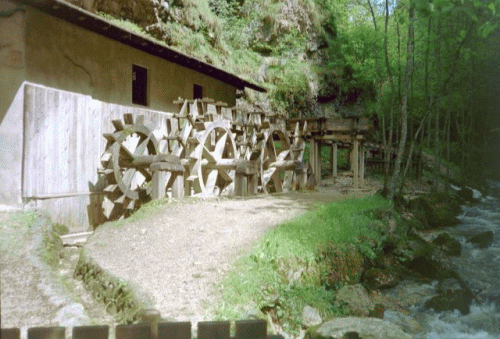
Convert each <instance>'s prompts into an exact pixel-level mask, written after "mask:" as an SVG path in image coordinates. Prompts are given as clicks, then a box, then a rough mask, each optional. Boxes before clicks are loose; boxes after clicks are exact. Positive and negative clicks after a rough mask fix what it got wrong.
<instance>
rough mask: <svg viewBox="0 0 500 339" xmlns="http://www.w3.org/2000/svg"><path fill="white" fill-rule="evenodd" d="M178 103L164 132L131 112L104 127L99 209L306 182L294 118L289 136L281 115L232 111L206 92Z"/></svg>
mask: <svg viewBox="0 0 500 339" xmlns="http://www.w3.org/2000/svg"><path fill="white" fill-rule="evenodd" d="M175 103H177V104H178V105H179V107H180V109H179V113H178V114H174V115H173V116H172V118H171V119H167V128H166V130H167V133H165V135H163V136H162V137H160V138H157V137H155V134H154V133H153V131H152V130H151V129H150V128H149V127H147V126H146V125H145V123H144V116H134V115H133V114H131V113H127V114H124V116H123V120H121V119H119V120H113V121H112V123H113V126H114V129H115V131H114V132H113V133H109V134H104V137H105V138H106V140H107V146H106V150H105V152H104V154H103V156H102V157H101V163H102V167H103V168H102V169H101V170H100V171H99V172H100V173H101V174H103V175H104V176H105V178H106V182H107V187H106V189H105V191H106V192H107V196H106V197H105V198H104V201H103V210H104V214H105V215H106V217H107V218H108V219H116V218H118V217H121V216H126V215H128V214H130V213H131V212H132V211H133V210H134V209H136V208H138V207H139V206H140V205H141V204H142V203H143V202H145V201H148V200H150V199H156V198H162V197H165V196H166V195H168V196H170V197H173V198H182V197H183V196H201V197H210V196H218V195H234V194H236V195H249V194H255V193H258V192H262V193H268V192H281V191H287V190H290V189H301V188H303V187H304V186H305V181H306V179H305V175H306V174H305V171H304V167H305V166H304V164H303V163H302V158H303V154H304V149H305V140H304V138H303V135H304V130H303V129H302V130H301V129H300V128H299V125H300V124H299V123H297V124H296V126H295V127H294V134H293V135H292V137H290V135H289V134H288V133H287V131H286V129H285V128H284V126H285V122H284V121H279V119H276V117H274V116H270V115H266V114H264V113H261V112H259V113H253V112H252V113H249V112H243V111H241V110H238V109H230V110H229V109H227V108H225V106H227V105H226V104H224V103H221V102H217V103H214V101H213V100H210V99H202V100H194V101H188V100H181V99H179V100H178V101H176V102H175ZM174 120H175V121H174ZM302 125H303V128H305V127H306V126H307V124H305V125H304V124H302ZM160 145H162V146H160ZM160 148H161V149H160Z"/></svg>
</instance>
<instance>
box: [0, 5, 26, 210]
mask: <svg viewBox="0 0 500 339" xmlns="http://www.w3.org/2000/svg"><path fill="white" fill-rule="evenodd" d="M17 9H18V8H17V6H16V5H14V4H12V3H10V2H7V1H5V2H4V1H2V2H0V12H2V13H3V15H2V16H0V93H1V94H0V204H7V205H19V204H20V203H21V176H22V174H21V172H22V171H21V169H22V165H21V164H22V149H23V148H22V147H23V94H24V89H23V81H24V79H25V78H26V67H25V47H24V12H22V11H18V10H17Z"/></svg>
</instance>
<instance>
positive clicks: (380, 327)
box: [306, 317, 414, 339]
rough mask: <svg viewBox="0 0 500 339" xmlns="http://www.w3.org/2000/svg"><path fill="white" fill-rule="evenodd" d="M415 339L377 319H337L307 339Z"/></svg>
mask: <svg viewBox="0 0 500 339" xmlns="http://www.w3.org/2000/svg"><path fill="white" fill-rule="evenodd" d="M326 338H332V339H344V338H362V339H413V338H414V336H413V335H411V334H408V333H406V332H404V331H403V330H402V329H401V328H400V327H398V326H397V325H395V324H394V323H392V322H390V321H386V320H382V319H376V318H355V317H348V318H336V319H333V320H330V321H327V322H325V323H324V324H323V325H321V326H320V327H318V328H316V329H314V330H311V331H309V332H308V333H307V335H306V339H326Z"/></svg>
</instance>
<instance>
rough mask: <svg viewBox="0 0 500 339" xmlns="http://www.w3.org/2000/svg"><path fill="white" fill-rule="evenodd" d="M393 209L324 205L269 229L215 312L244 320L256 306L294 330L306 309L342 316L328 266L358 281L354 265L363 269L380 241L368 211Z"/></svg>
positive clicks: (354, 203) (356, 203)
mask: <svg viewBox="0 0 500 339" xmlns="http://www.w3.org/2000/svg"><path fill="white" fill-rule="evenodd" d="M389 207H390V202H388V201H387V200H385V199H383V198H381V197H379V196H375V197H369V198H364V199H357V200H347V201H342V202H338V203H332V204H327V205H321V206H319V207H318V208H317V209H315V210H313V211H311V212H308V213H306V214H304V215H302V216H300V217H298V218H296V219H294V220H292V221H289V222H286V223H284V224H282V225H280V226H279V227H277V228H275V229H272V230H270V231H269V232H267V233H266V235H265V236H264V237H263V238H261V240H260V241H259V242H258V243H257V245H256V246H255V247H254V249H253V250H252V251H251V252H250V254H249V255H248V256H245V257H243V258H241V259H240V260H238V261H237V263H236V264H235V266H234V268H233V270H232V271H231V272H230V273H229V275H228V276H227V278H226V279H225V280H224V281H223V282H222V284H221V285H220V289H221V291H222V296H223V300H224V303H223V304H222V305H219V306H217V308H216V312H217V314H218V316H219V318H221V319H235V318H241V317H244V316H245V314H247V313H248V312H249V310H248V305H255V308H257V311H258V312H259V313H260V315H261V316H264V314H271V317H272V318H273V319H274V320H275V321H278V322H280V323H281V324H283V325H284V326H285V327H288V328H290V330H296V329H297V328H298V327H299V325H300V314H301V312H302V308H303V307H304V306H305V305H310V306H312V307H316V308H317V309H318V310H319V311H320V313H321V314H322V316H324V317H331V316H333V315H340V314H343V312H344V311H343V310H342V309H341V308H336V307H334V306H333V303H332V300H333V299H334V296H335V291H334V290H333V289H327V288H331V287H332V286H329V285H328V284H324V282H325V281H326V280H327V275H328V274H329V272H331V270H329V269H328V267H329V266H330V265H336V266H335V267H336V268H338V267H340V266H339V265H343V266H342V267H344V268H345V269H344V271H343V272H344V273H342V276H341V277H340V278H339V280H338V281H341V282H346V281H354V280H355V279H359V276H357V274H358V275H359V270H358V271H356V269H354V270H353V268H352V267H353V265H352V264H353V263H357V264H356V265H357V267H358V268H359V267H360V266H359V265H361V263H362V259H361V258H362V256H361V255H367V256H369V257H372V256H373V255H374V253H373V249H372V245H373V246H375V247H376V244H377V243H380V242H381V241H382V237H381V233H380V229H378V228H374V227H372V225H373V221H374V216H373V215H371V214H370V213H367V212H368V211H373V210H376V209H380V208H389ZM367 244H369V245H367ZM342 249H348V250H347V252H348V253H352V256H346V255H344V251H343V250H342ZM328 253H330V254H331V253H336V256H329V255H328ZM327 257H328V258H329V259H328V260H326V259H325V258H327ZM342 263H343V264H342ZM356 277H357V278H356Z"/></svg>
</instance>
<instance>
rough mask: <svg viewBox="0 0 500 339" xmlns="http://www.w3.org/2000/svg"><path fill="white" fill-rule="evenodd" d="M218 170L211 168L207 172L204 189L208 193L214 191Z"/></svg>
mask: <svg viewBox="0 0 500 339" xmlns="http://www.w3.org/2000/svg"><path fill="white" fill-rule="evenodd" d="M218 172H219V171H218V170H211V171H210V173H208V177H207V180H206V182H205V191H206V192H208V193H213V192H214V191H215V184H216V183H217V177H218V174H219V173H218Z"/></svg>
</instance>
